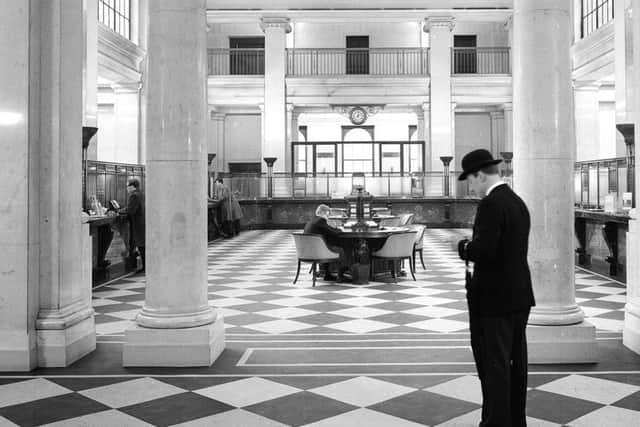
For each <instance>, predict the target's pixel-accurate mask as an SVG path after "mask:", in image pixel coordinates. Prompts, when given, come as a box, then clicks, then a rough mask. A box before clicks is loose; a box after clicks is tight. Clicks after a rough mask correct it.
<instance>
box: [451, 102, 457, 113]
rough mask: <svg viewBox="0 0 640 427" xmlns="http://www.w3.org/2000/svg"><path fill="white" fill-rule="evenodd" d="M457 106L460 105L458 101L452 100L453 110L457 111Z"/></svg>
mask: <svg viewBox="0 0 640 427" xmlns="http://www.w3.org/2000/svg"><path fill="white" fill-rule="evenodd" d="M457 106H458V103H457V102H452V103H451V111H455V110H456V107H457Z"/></svg>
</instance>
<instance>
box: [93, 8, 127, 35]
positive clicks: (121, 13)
mask: <svg viewBox="0 0 640 427" xmlns="http://www.w3.org/2000/svg"><path fill="white" fill-rule="evenodd" d="M98 22H101V23H102V24H104V25H106V26H107V27H109V28H111V30H113V31H115V32H116V33H118V34H120V35H121V36H122V37H125V38H127V39H131V2H130V0H98Z"/></svg>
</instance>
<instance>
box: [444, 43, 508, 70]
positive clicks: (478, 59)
mask: <svg viewBox="0 0 640 427" xmlns="http://www.w3.org/2000/svg"><path fill="white" fill-rule="evenodd" d="M451 72H452V73H453V74H510V73H511V67H510V66H509V48H508V47H454V48H453V50H452V55H451Z"/></svg>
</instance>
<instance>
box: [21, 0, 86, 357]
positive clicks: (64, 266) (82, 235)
mask: <svg viewBox="0 0 640 427" xmlns="http://www.w3.org/2000/svg"><path fill="white" fill-rule="evenodd" d="M31 6H32V7H38V8H40V14H41V19H40V25H39V30H40V45H39V49H40V70H39V71H40V78H41V81H40V97H41V98H40V106H39V113H40V120H41V122H40V130H39V133H40V136H39V139H40V141H39V144H40V158H39V162H40V164H39V170H40V191H41V193H40V209H39V219H40V242H39V243H40V266H39V268H40V273H39V274H40V286H39V287H40V290H39V294H40V308H39V311H38V317H37V320H36V331H37V339H38V365H39V366H46V367H61V366H68V365H69V364H71V363H73V362H75V361H76V360H78V359H79V358H80V357H82V356H84V355H86V354H88V353H89V352H91V351H93V350H94V349H95V346H96V338H95V324H94V318H93V308H92V306H91V282H88V281H87V279H88V278H87V277H86V275H85V270H84V268H83V263H84V262H90V261H89V260H86V259H84V258H83V257H84V256H86V254H85V253H84V252H83V248H85V245H86V239H87V235H86V233H87V232H88V227H87V226H83V225H82V222H81V215H80V211H81V209H82V148H81V147H82V123H83V111H84V108H83V102H84V101H83V93H82V92H83V68H84V66H85V65H84V60H85V58H84V57H85V52H84V50H83V44H84V34H83V22H84V19H85V17H84V9H83V1H82V0H70V1H67V2H64V3H61V2H44V3H41V4H39V5H38V6H35V5H31ZM87 19H88V18H87ZM27 28H28V26H27ZM30 47H31V46H30ZM36 68H37V66H36ZM30 89H31V90H33V89H34V88H33V87H31V88H30ZM33 108H34V109H37V108H38V107H37V106H36V105H34V106H33ZM33 138H34V139H37V138H38V137H37V136H35V135H33ZM30 139H31V138H30ZM34 143H35V141H34ZM34 213H35V212H34ZM29 239H31V236H30V237H29Z"/></svg>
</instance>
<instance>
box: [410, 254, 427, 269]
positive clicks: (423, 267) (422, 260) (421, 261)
mask: <svg viewBox="0 0 640 427" xmlns="http://www.w3.org/2000/svg"><path fill="white" fill-rule="evenodd" d="M419 251H420V263H421V264H422V269H423V270H426V269H427V267H425V266H424V259H423V258H422V249H419ZM415 264H416V263H415V261H414V262H413V265H415Z"/></svg>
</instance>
